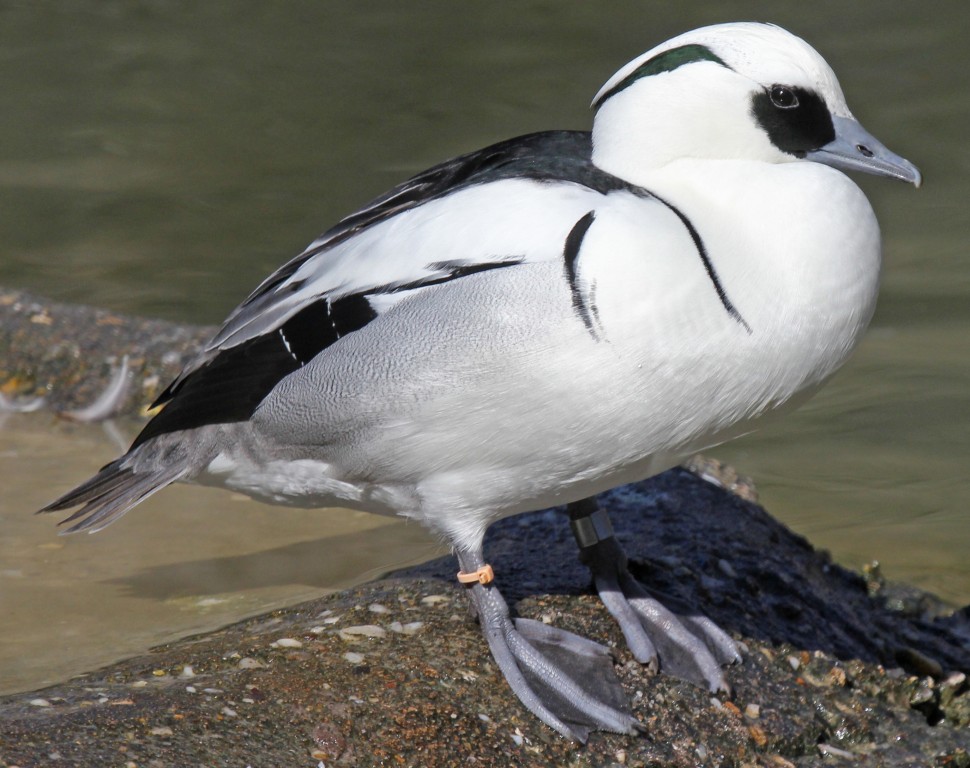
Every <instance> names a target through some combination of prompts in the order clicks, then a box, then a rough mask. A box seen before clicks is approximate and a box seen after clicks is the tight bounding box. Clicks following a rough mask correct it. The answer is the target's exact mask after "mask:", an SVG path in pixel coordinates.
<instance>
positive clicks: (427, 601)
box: [421, 595, 451, 605]
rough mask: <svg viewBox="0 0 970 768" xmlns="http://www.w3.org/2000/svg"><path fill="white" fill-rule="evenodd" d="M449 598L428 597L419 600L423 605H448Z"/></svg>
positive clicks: (441, 596) (443, 596)
mask: <svg viewBox="0 0 970 768" xmlns="http://www.w3.org/2000/svg"><path fill="white" fill-rule="evenodd" d="M450 602H451V598H450V597H446V596H445V595H428V596H427V597H422V598H421V603H422V604H423V605H438V603H450Z"/></svg>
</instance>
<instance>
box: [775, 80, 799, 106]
mask: <svg viewBox="0 0 970 768" xmlns="http://www.w3.org/2000/svg"><path fill="white" fill-rule="evenodd" d="M768 96H769V97H770V98H771V103H772V104H774V105H775V106H776V107H778V109H794V108H795V107H797V106H798V97H797V96H796V95H795V91H793V90H792V89H791V88H789V87H788V86H787V85H773V86H771V90H770V91H768Z"/></svg>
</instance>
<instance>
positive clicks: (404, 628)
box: [387, 621, 424, 635]
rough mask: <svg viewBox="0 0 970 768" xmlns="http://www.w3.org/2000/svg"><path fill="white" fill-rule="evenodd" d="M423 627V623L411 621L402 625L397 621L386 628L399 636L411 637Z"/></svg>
mask: <svg viewBox="0 0 970 768" xmlns="http://www.w3.org/2000/svg"><path fill="white" fill-rule="evenodd" d="M423 626H424V622H423V621H412V622H409V623H407V624H402V623H401V622H399V621H392V622H391V623H390V624H388V625H387V628H388V629H389V630H391V632H397V633H398V634H399V635H413V634H414V633H415V632H417V631H418V630H419V629H421V627H423Z"/></svg>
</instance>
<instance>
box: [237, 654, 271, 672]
mask: <svg viewBox="0 0 970 768" xmlns="http://www.w3.org/2000/svg"><path fill="white" fill-rule="evenodd" d="M236 666H237V667H239V669H262V668H263V667H265V666H266V665H265V664H263V662H261V661H260V660H259V659H254V658H252V657H251V656H244V657H243V658H241V659H240V660H239V663H238V664H236Z"/></svg>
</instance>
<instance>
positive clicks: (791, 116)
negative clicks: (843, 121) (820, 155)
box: [751, 84, 835, 157]
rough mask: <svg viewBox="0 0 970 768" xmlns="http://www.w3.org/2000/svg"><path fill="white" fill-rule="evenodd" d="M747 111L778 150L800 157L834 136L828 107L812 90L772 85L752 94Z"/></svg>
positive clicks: (823, 144)
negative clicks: (749, 111)
mask: <svg viewBox="0 0 970 768" xmlns="http://www.w3.org/2000/svg"><path fill="white" fill-rule="evenodd" d="M751 114H752V116H753V117H754V119H755V120H756V121H757V122H758V125H760V126H761V127H762V129H764V131H765V133H767V134H768V138H769V139H770V140H771V143H772V144H774V145H775V146H776V147H778V149H780V150H781V151H782V152H787V153H788V154H790V155H795V157H802V156H803V155H804V154H805V153H806V152H810V151H812V150H814V149H818V148H819V147H822V146H825V145H826V144H828V143H829V142H830V141H832V140H833V139H834V138H835V127H834V126H833V125H832V115H831V114H829V109H828V107H827V106H826V105H825V102H824V101H823V100H822V97H821V96H819V95H818V94H817V93H815V92H814V91H810V90H808V89H807V88H799V87H797V86H792V85H780V84H777V85H772V86H770V87H769V88H765V89H764V90H763V91H759V92H758V93H756V94H755V95H754V98H753V99H752V103H751Z"/></svg>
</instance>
